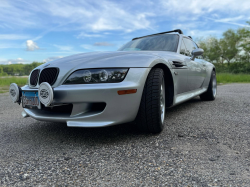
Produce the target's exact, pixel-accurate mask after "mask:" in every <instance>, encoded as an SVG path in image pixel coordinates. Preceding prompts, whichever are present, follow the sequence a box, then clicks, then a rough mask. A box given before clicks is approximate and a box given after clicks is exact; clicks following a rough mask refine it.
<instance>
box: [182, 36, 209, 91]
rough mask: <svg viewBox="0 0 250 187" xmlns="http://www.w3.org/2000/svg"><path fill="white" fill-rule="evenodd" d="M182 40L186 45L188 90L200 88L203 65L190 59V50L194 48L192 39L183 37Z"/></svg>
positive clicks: (202, 80)
mask: <svg viewBox="0 0 250 187" xmlns="http://www.w3.org/2000/svg"><path fill="white" fill-rule="evenodd" d="M183 42H184V44H185V47H186V54H187V59H186V63H187V68H188V78H187V81H188V83H187V84H188V91H191V90H196V89H198V88H200V87H201V86H202V84H203V82H204V79H205V78H204V67H203V65H202V63H200V62H199V60H196V59H195V60H192V59H191V57H192V51H193V50H194V49H196V46H195V45H194V43H193V41H192V40H191V39H189V38H186V37H184V38H183Z"/></svg>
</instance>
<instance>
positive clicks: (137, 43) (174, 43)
mask: <svg viewBox="0 0 250 187" xmlns="http://www.w3.org/2000/svg"><path fill="white" fill-rule="evenodd" d="M178 39H179V36H178V35H177V34H160V35H155V36H149V37H145V38H140V39H136V40H132V41H130V42H128V43H127V44H125V45H123V46H122V47H121V48H120V49H118V51H172V52H176V51H177V47H178Z"/></svg>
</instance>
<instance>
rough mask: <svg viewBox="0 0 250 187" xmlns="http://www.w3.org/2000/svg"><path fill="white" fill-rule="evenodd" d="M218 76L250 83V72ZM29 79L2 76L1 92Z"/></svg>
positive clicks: (22, 84)
mask: <svg viewBox="0 0 250 187" xmlns="http://www.w3.org/2000/svg"><path fill="white" fill-rule="evenodd" d="M216 77H217V82H218V83H224V84H225V83H250V74H232V73H217V75H216ZM27 79H28V77H8V76H7V77H0V93H6V92H8V91H9V86H10V84H11V83H16V84H17V85H18V86H20V87H21V86H24V85H25V84H26V83H27Z"/></svg>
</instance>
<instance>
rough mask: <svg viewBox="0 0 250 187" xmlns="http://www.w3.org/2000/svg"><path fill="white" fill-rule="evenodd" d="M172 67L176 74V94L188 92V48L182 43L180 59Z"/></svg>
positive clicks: (174, 61) (173, 62)
mask: <svg viewBox="0 0 250 187" xmlns="http://www.w3.org/2000/svg"><path fill="white" fill-rule="evenodd" d="M172 67H173V70H174V74H175V77H174V78H175V88H176V94H181V93H184V92H187V91H188V80H187V78H188V68H187V63H186V47H185V45H184V43H183V41H182V42H181V47H180V58H179V59H176V60H173V61H172Z"/></svg>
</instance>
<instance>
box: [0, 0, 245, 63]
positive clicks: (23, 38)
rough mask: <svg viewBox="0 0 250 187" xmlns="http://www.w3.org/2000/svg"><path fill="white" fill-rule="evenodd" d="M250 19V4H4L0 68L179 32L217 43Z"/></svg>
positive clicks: (197, 0) (53, 0) (165, 0)
mask: <svg viewBox="0 0 250 187" xmlns="http://www.w3.org/2000/svg"><path fill="white" fill-rule="evenodd" d="M248 20H250V1H249V0H237V1H236V0H220V1H218V0H188V1H185V0H133V1H114V0H98V1H94V0H60V1H59V0H0V64H15V63H31V62H33V61H39V62H47V61H51V60H53V59H56V58H61V57H64V56H69V55H73V54H77V53H82V52H91V51H115V50H117V49H118V48H119V47H120V46H122V45H123V44H124V43H126V42H128V41H130V40H131V39H132V38H133V37H137V36H143V35H148V34H153V33H157V32H164V31H168V30H172V29H178V28H179V29H182V30H183V32H184V34H186V35H191V36H192V37H193V38H196V39H197V38H200V37H204V38H205V37H208V36H210V35H212V36H216V37H218V38H219V37H221V35H222V33H223V31H225V30H227V29H229V28H232V29H237V28H238V27H245V26H249V25H248V24H246V21H248Z"/></svg>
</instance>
